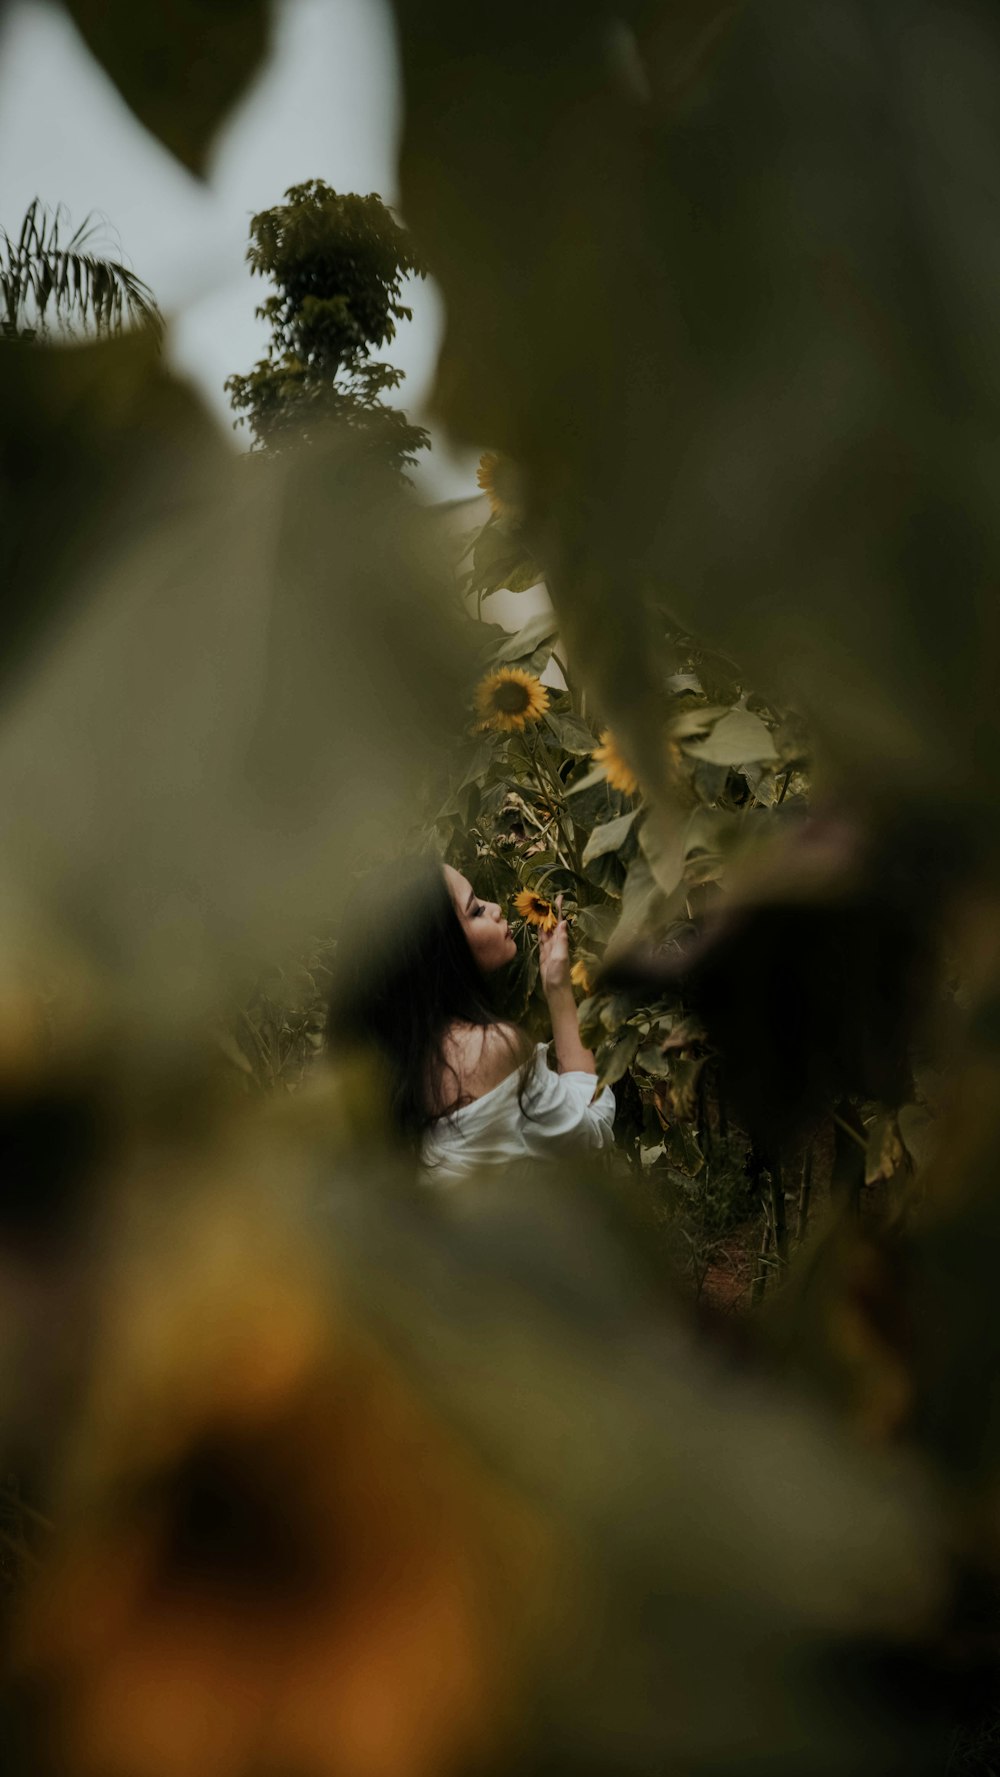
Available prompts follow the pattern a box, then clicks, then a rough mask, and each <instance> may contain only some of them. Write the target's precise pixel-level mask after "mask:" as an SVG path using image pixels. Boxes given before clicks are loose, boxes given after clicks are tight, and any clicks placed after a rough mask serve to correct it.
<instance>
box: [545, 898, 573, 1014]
mask: <svg viewBox="0 0 1000 1777" xmlns="http://www.w3.org/2000/svg"><path fill="white" fill-rule="evenodd" d="M562 903H563V898H562V895H558V896H557V897H556V913H557V914H558V916H559V917H558V919H557V921H556V924H555V926H554V927H553V929H552V931H551V932H539V934H538V972H539V975H540V976H541V981H542V992H543V993H545V994H550V993H553V992H558V991H559V990H560V989H562V988H564V987H569V985H570V979H569V933H568V931H567V929H566V921H565V920H564V919H563V916H562Z"/></svg>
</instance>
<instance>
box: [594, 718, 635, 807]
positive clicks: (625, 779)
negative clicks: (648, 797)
mask: <svg viewBox="0 0 1000 1777" xmlns="http://www.w3.org/2000/svg"><path fill="white" fill-rule="evenodd" d="M593 760H594V764H595V765H603V767H604V775H605V777H606V778H607V780H608V783H609V784H610V785H611V788H612V789H613V790H621V792H622V794H623V796H634V795H635V793H636V791H637V789H638V788H639V779H638V778H637V777H636V775H635V772H634V771H633V770H632V767H631V765H630V764H629V763H628V760H627V759H625V758H624V757H623V755H622V754H621V753H620V752H619V750H618V744H617V742H616V741H615V739H614V737H613V735H612V733H611V730H610V728H604V729H602V730H601V744H600V746H597V747H595V748H594V752H593Z"/></svg>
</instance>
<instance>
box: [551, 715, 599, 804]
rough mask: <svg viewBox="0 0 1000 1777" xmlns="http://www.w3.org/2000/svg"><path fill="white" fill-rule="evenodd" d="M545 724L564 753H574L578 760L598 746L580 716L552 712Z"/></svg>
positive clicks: (579, 786) (578, 787)
mask: <svg viewBox="0 0 1000 1777" xmlns="http://www.w3.org/2000/svg"><path fill="white" fill-rule="evenodd" d="M545 722H546V726H547V727H548V729H549V730H550V732H551V733H552V734H553V735H554V736H555V738H556V740H557V741H558V742H559V745H560V746H561V747H562V750H563V752H564V753H573V754H574V755H575V756H576V757H577V758H583V757H585V756H586V755H587V754H588V753H592V752H593V750H594V748H595V747H596V745H597V742H596V740H595V739H594V736H593V735H592V734H591V732H590V729H589V728H588V727H587V724H586V722H581V720H580V718H579V716H574V715H573V714H572V713H571V712H570V711H561V710H550V711H549V713H548V715H547V716H546V718H545ZM576 788H577V789H580V788H582V785H579V784H578V785H576Z"/></svg>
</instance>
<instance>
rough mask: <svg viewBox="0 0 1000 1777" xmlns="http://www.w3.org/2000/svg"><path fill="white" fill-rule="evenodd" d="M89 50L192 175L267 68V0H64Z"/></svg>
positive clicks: (147, 125) (200, 168) (199, 169)
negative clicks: (141, 2) (140, 2)
mask: <svg viewBox="0 0 1000 1777" xmlns="http://www.w3.org/2000/svg"><path fill="white" fill-rule="evenodd" d="M67 11H68V12H69V14H70V17H71V18H72V20H73V23H74V24H75V25H76V27H77V29H78V31H79V32H80V34H81V36H82V37H83V39H84V42H85V43H86V44H87V47H88V49H89V50H90V51H91V53H92V54H93V55H94V56H96V58H97V60H98V61H99V62H100V64H101V66H102V67H103V69H104V71H105V73H106V74H107V75H108V76H109V78H110V79H111V80H113V81H114V83H115V85H116V87H117V88H118V91H119V92H120V93H121V95H122V98H123V99H124V100H125V103H126V104H127V105H128V106H129V107H130V108H131V109H132V111H134V112H135V115H136V117H137V118H138V119H139V122H140V123H141V124H143V125H144V126H145V128H146V129H148V130H151V131H152V133H153V135H154V136H156V137H157V139H158V140H159V141H161V142H162V143H163V145H164V147H165V148H169V149H170V152H171V153H172V154H175V155H176V156H177V158H178V160H179V161H181V162H182V163H183V165H184V166H186V167H189V168H190V170H191V171H192V172H193V173H203V172H204V170H205V162H206V159H207V157H208V152H209V149H210V148H211V145H212V140H213V137H214V136H215V133H216V131H217V130H218V129H219V127H220V125H221V124H222V123H223V122H224V121H225V118H226V115H227V113H228V112H229V110H230V109H231V107H232V106H233V105H234V104H235V103H236V101H237V99H239V98H240V97H241V96H242V94H243V93H244V92H245V91H246V89H247V87H248V86H249V84H250V82H251V80H252V79H253V77H254V75H255V74H256V73H257V72H258V71H259V69H260V68H261V67H262V66H263V63H264V59H265V56H266V54H267V50H268V47H269V44H270V37H271V28H270V27H271V5H270V0H179V3H177V0H173V3H172V4H171V5H170V6H166V5H164V4H163V0H154V3H153V4H152V5H147V6H134V5H129V4H128V0H67Z"/></svg>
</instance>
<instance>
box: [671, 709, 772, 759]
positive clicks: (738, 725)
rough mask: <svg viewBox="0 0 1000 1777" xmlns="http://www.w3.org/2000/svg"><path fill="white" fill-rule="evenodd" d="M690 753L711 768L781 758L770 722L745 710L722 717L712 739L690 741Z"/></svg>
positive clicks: (711, 736) (732, 711)
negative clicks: (712, 766)
mask: <svg viewBox="0 0 1000 1777" xmlns="http://www.w3.org/2000/svg"><path fill="white" fill-rule="evenodd" d="M687 751H688V752H689V753H690V754H691V755H692V757H693V758H695V759H703V760H706V761H707V763H708V764H709V765H752V764H756V763H757V762H758V761H763V760H768V759H776V758H777V757H778V753H777V749H776V747H775V744H774V736H773V735H772V733H771V730H770V729H769V728H768V726H767V723H766V722H762V721H761V719H760V717H759V716H755V715H754V714H753V712H752V711H751V710H743V709H739V710H730V711H729V712H728V714H727V715H725V716H722V717H720V719H719V721H718V722H716V724H715V726H714V728H713V729H712V732H711V734H710V735H709V737H708V739H707V740H702V741H688V743H687Z"/></svg>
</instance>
